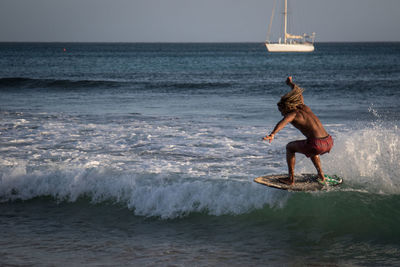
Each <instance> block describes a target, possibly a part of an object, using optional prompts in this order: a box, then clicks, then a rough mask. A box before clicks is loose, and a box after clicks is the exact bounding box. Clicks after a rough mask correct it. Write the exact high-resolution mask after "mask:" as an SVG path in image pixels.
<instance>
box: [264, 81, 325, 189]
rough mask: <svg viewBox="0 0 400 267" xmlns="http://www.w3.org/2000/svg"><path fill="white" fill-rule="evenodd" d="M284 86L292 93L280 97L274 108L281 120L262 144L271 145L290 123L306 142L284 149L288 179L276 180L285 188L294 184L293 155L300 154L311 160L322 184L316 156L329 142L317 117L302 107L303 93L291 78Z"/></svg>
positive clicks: (295, 142)
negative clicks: (283, 184)
mask: <svg viewBox="0 0 400 267" xmlns="http://www.w3.org/2000/svg"><path fill="white" fill-rule="evenodd" d="M286 84H287V85H289V86H290V87H291V88H292V90H291V91H290V92H289V93H287V94H285V95H284V96H282V97H281V100H280V101H279V102H278V104H277V105H278V109H279V111H280V112H281V114H282V116H283V119H282V120H281V121H279V122H278V123H277V124H276V126H275V128H274V130H273V131H272V132H271V133H270V134H269V135H267V136H265V137H264V138H263V140H269V142H270V143H271V141H272V140H274V138H275V134H276V133H278V132H279V131H280V130H282V129H283V128H284V127H285V126H286V124H288V123H291V124H292V125H293V126H294V127H296V128H297V129H298V130H299V131H300V132H301V133H302V134H303V135H304V136H305V137H306V138H307V139H306V140H298V141H293V142H290V143H288V144H287V145H286V161H287V164H288V169H289V177H288V178H282V179H280V182H282V183H285V184H288V185H293V184H294V166H295V163H296V157H295V153H302V154H304V155H306V156H307V157H308V158H310V159H311V161H312V163H313V164H314V166H315V168H316V169H317V172H318V182H319V183H321V184H325V176H324V172H323V171H322V167H321V161H320V158H319V155H322V154H325V153H327V152H329V151H330V150H331V148H332V146H333V139H332V137H331V136H330V135H329V134H328V133H327V132H326V130H325V129H324V127H323V126H322V123H321V121H320V120H319V119H318V117H317V116H316V115H315V114H314V113H313V112H312V111H311V109H310V108H309V107H308V106H306V105H305V104H304V99H303V89H301V88H300V87H298V86H297V85H296V84H294V83H293V81H292V77H288V78H287V79H286Z"/></svg>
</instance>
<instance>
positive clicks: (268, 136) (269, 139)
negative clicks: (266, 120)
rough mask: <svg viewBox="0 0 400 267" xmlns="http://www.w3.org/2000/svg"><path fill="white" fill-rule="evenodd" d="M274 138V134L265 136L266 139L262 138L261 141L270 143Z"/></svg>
mask: <svg viewBox="0 0 400 267" xmlns="http://www.w3.org/2000/svg"><path fill="white" fill-rule="evenodd" d="M274 137H275V135H274V134H270V135H267V136H266V137H264V138H263V139H262V140H263V141H269V142H270V143H271V142H272V140H274Z"/></svg>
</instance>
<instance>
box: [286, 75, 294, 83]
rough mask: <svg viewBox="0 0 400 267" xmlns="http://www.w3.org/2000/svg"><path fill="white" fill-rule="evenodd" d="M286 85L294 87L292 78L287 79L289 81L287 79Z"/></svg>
mask: <svg viewBox="0 0 400 267" xmlns="http://www.w3.org/2000/svg"><path fill="white" fill-rule="evenodd" d="M286 84H287V85H292V84H293V81H292V76H289V77H287V79H286Z"/></svg>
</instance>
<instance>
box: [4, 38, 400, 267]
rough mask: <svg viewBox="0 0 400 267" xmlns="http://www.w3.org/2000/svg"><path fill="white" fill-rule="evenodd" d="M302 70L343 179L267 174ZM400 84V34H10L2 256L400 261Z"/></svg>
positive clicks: (214, 262) (308, 167) (331, 169)
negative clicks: (266, 178)
mask: <svg viewBox="0 0 400 267" xmlns="http://www.w3.org/2000/svg"><path fill="white" fill-rule="evenodd" d="M288 75H292V76H293V78H294V81H295V82H296V83H298V85H300V86H301V87H303V88H304V89H305V91H304V98H305V102H306V104H307V105H309V106H310V107H311V108H312V110H313V111H314V112H315V113H316V114H317V115H318V116H319V117H320V119H321V121H322V122H323V124H324V125H325V127H326V129H327V130H328V132H329V133H330V134H331V135H332V136H333V138H334V140H335V146H334V147H333V149H332V151H331V153H329V154H325V155H323V156H322V157H321V160H322V166H323V168H324V170H325V172H326V173H331V174H338V175H340V176H342V177H343V179H344V184H343V185H342V186H340V187H338V188H333V189H329V190H328V191H325V192H315V193H301V192H299V193H293V192H286V191H280V190H277V189H272V188H268V187H264V186H262V185H259V184H256V183H254V182H253V179H254V178H255V177H258V176H260V175H266V174H273V173H284V172H286V171H287V167H286V162H285V145H286V143H288V142H290V141H292V140H296V139H301V138H302V136H301V134H300V133H299V132H298V131H297V130H296V129H294V128H293V127H292V126H287V127H286V128H285V129H283V130H282V131H281V132H279V133H278V135H277V136H276V139H275V140H274V141H273V142H272V143H271V144H269V143H266V142H262V141H261V138H262V137H263V136H264V135H265V134H267V133H269V132H270V131H271V130H272V129H273V127H274V126H275V124H276V122H277V121H279V120H280V119H281V115H280V113H279V111H278V110H277V108H276V103H277V102H278V100H279V98H280V96H281V95H283V94H284V93H286V92H287V91H288V90H289V87H287V86H286V85H285V79H286V77H287V76H288ZM399 88H400V43H321V44H316V51H315V52H314V53H310V54H268V53H267V52H266V50H265V47H264V46H263V44H261V43H243V44H242V43H218V44H196V43H188V44H179V43H178V44H162V43H160V44H146V43H143V44H141V43H138V44H112V43H109V44H97V43H93V44H81V43H0V265H9V266H16V265H18V266H32V265H36V266H80V265H83V266H87V265H103V266H123V265H132V266H142V265H145V266H146V265H147V266H154V265H162V266H164V265H178V266H186V265H193V264H194V265H198V266H227V265H229V266H242V265H245V266H275V265H278V266H281V265H296V266H297V265H299V266H302V265H317V266H318V265H334V266H335V265H347V266H398V265H399V264H400V130H399V125H400V104H399V100H400V90H399ZM296 172H299V173H301V172H315V170H314V169H313V166H312V164H311V161H310V160H309V159H307V158H305V157H304V156H302V155H297V162H296Z"/></svg>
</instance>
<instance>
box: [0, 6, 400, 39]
mask: <svg viewBox="0 0 400 267" xmlns="http://www.w3.org/2000/svg"><path fill="white" fill-rule="evenodd" d="M274 1H275V0H0V42H12V41H17V42H19V41H31V42H263V41H265V39H266V35H267V29H268V24H269V21H270V17H271V11H272V7H273V2H274ZM278 2H282V1H279V0H278ZM282 8H283V5H282V4H279V3H278V4H277V11H276V13H275V20H274V22H273V25H272V33H273V34H272V37H276V38H275V39H277V38H278V32H279V31H280V29H281V28H282V27H281V24H282V23H281V22H282V18H281V12H282ZM289 12H290V24H289V26H291V32H292V33H293V34H302V33H304V32H305V33H312V32H315V33H316V41H317V42H354V41H356V42H362V41H400V27H399V25H400V15H399V13H400V0H289Z"/></svg>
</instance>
